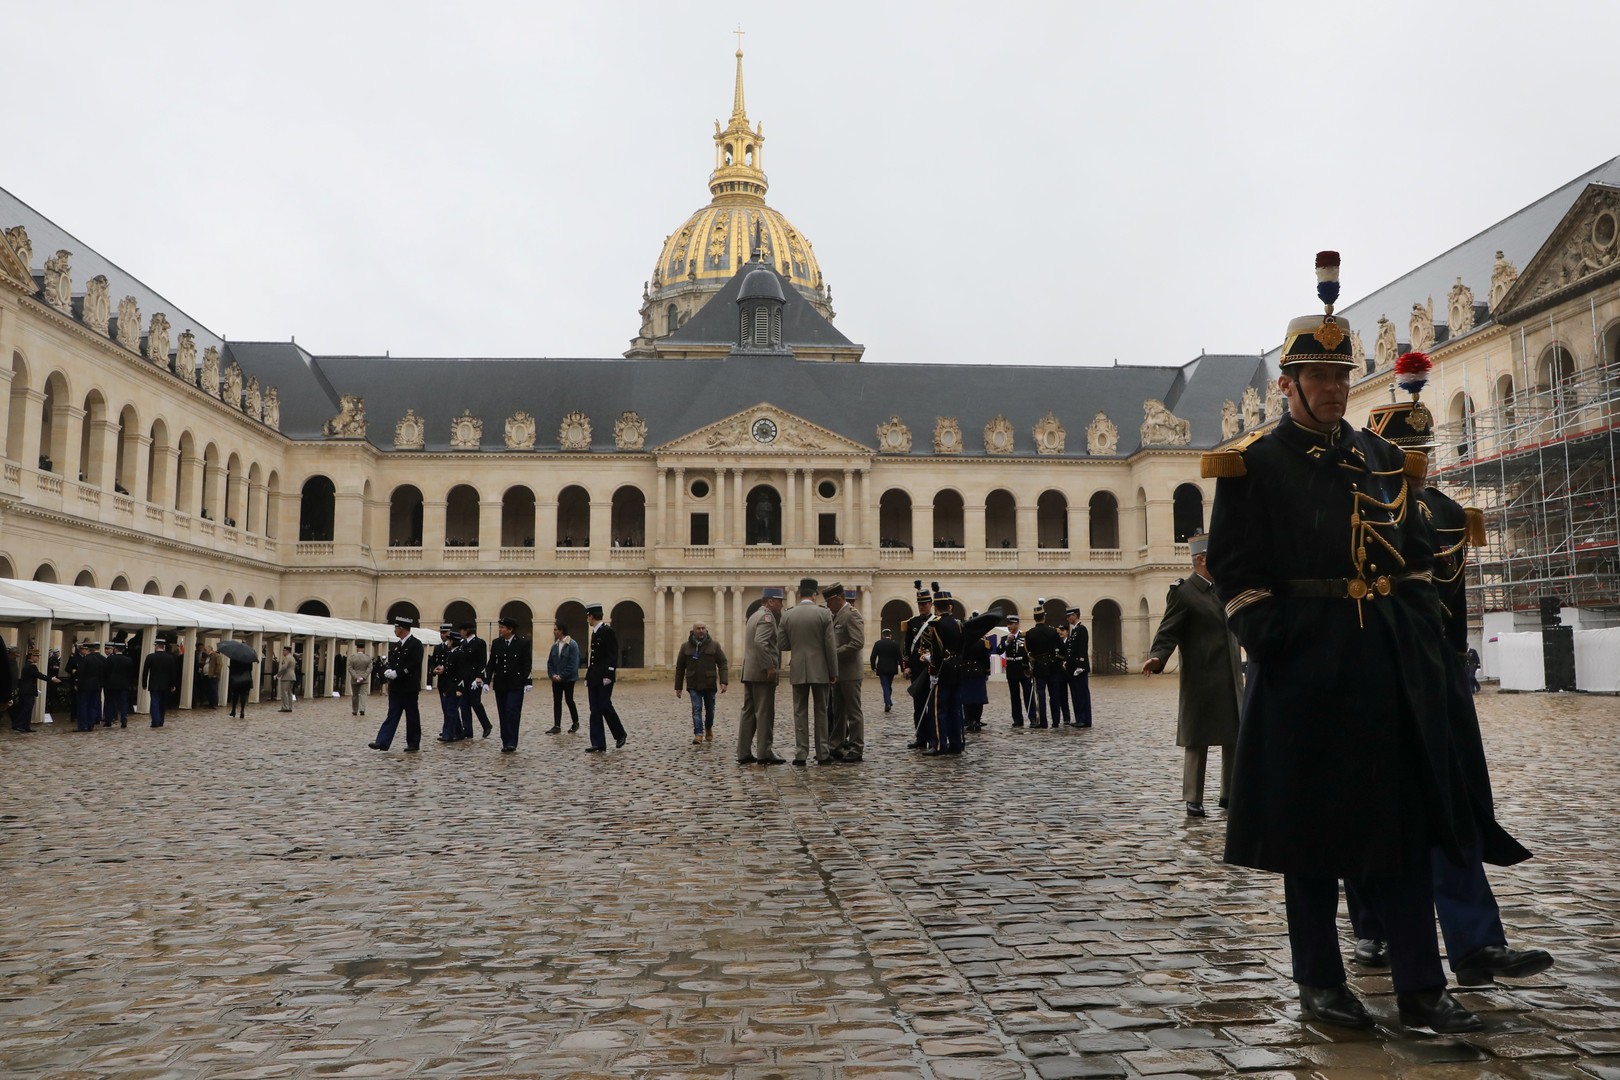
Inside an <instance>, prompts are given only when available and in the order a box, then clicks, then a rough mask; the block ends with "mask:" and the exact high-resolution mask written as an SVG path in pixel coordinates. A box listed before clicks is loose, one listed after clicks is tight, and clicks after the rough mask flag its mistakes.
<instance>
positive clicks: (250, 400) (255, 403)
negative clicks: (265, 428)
mask: <svg viewBox="0 0 1620 1080" xmlns="http://www.w3.org/2000/svg"><path fill="white" fill-rule="evenodd" d="M213 351H214V350H213V349H210V350H209V352H213ZM203 363H204V364H207V363H208V354H207V353H204V354H203ZM214 365H215V366H216V367H217V366H218V365H219V357H218V355H217V354H216V355H215V357H214ZM243 393H244V394H245V395H246V396H245V397H244V398H243V400H242V411H243V412H245V413H247V414H248V415H249V416H251V417H253V419H255V420H257V419H258V418H259V417H260V415H262V414H263V412H264V395H263V394H262V393H260V391H259V377H258V376H257V375H250V376H248V381H247V390H245V391H244V392H243Z"/></svg>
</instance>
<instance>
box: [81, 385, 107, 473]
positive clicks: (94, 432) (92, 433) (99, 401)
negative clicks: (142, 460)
mask: <svg viewBox="0 0 1620 1080" xmlns="http://www.w3.org/2000/svg"><path fill="white" fill-rule="evenodd" d="M83 409H84V415H83V416H81V417H80V418H79V478H80V480H81V481H82V482H84V483H86V484H89V485H90V486H91V487H98V488H105V487H108V486H109V485H108V484H107V482H106V481H107V477H108V474H109V472H110V471H111V469H110V465H111V463H110V462H108V461H107V459H106V455H105V454H104V453H103V451H102V448H103V447H104V446H105V445H106V442H105V440H103V439H102V438H100V435H101V429H102V428H103V427H104V426H105V425H106V423H107V397H106V395H105V394H103V393H102V392H101V391H100V390H99V389H97V388H96V387H91V388H90V391H89V392H88V393H86V394H85V395H84V406H83Z"/></svg>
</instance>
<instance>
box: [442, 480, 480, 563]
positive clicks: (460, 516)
mask: <svg viewBox="0 0 1620 1080" xmlns="http://www.w3.org/2000/svg"><path fill="white" fill-rule="evenodd" d="M444 546H445V547H477V546H478V489H477V488H475V487H473V486H472V485H471V484H457V485H456V486H455V487H453V488H451V489H450V494H449V495H448V496H446V497H445V501H444Z"/></svg>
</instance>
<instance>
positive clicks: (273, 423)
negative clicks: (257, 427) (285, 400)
mask: <svg viewBox="0 0 1620 1080" xmlns="http://www.w3.org/2000/svg"><path fill="white" fill-rule="evenodd" d="M264 426H265V427H267V428H269V429H270V430H271V431H280V430H281V391H279V390H277V389H276V388H275V387H273V386H272V387H271V388H270V389H268V390H266V391H265V392H264Z"/></svg>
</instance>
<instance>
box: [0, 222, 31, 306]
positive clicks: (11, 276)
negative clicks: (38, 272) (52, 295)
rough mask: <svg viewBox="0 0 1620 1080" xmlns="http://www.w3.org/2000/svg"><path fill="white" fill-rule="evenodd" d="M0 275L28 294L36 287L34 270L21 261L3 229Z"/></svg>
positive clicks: (0, 240)
mask: <svg viewBox="0 0 1620 1080" xmlns="http://www.w3.org/2000/svg"><path fill="white" fill-rule="evenodd" d="M0 276H3V277H5V278H6V279H7V280H9V281H10V282H11V283H12V284H13V285H15V286H17V287H18V288H21V289H24V290H25V291H27V292H28V293H29V294H33V293H34V292H35V291H36V289H37V288H38V286H36V285H35V284H34V272H33V271H32V270H30V269H29V268H28V264H27V263H25V262H23V260H22V257H21V256H20V255H18V254H17V253H16V251H14V250H12V247H11V241H10V240H8V239H7V238H6V235H5V233H4V232H3V231H0Z"/></svg>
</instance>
